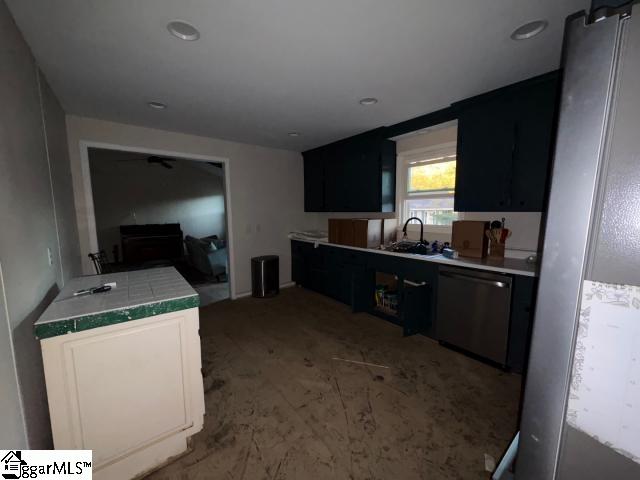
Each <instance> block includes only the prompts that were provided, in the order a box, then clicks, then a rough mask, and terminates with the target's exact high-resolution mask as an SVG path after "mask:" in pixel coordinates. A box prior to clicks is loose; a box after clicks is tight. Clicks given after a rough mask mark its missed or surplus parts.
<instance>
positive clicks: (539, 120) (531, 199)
mask: <svg viewBox="0 0 640 480" xmlns="http://www.w3.org/2000/svg"><path fill="white" fill-rule="evenodd" d="M558 84H559V81H558V78H557V77H554V78H551V79H549V80H545V81H544V82H539V83H536V84H534V85H532V86H530V87H527V88H526V89H524V90H522V91H518V92H514V99H513V103H514V111H515V115H516V154H515V162H514V171H513V186H512V198H513V209H514V210H517V211H522V212H541V211H543V210H544V206H545V201H546V194H547V183H548V182H547V180H548V178H549V170H550V167H551V158H552V150H553V138H554V131H555V119H556V99H557V91H558Z"/></svg>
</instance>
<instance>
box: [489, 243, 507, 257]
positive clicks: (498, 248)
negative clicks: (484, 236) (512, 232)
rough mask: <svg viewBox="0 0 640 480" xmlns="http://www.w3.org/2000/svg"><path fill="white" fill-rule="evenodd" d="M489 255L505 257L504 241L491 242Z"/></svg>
mask: <svg viewBox="0 0 640 480" xmlns="http://www.w3.org/2000/svg"><path fill="white" fill-rule="evenodd" d="M489 256H490V257H491V258H504V243H498V242H489Z"/></svg>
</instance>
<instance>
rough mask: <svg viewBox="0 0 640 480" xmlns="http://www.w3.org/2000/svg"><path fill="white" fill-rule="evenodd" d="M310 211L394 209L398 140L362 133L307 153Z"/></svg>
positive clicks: (305, 172)
mask: <svg viewBox="0 0 640 480" xmlns="http://www.w3.org/2000/svg"><path fill="white" fill-rule="evenodd" d="M303 156H304V187H305V211H306V212H393V211H394V208H395V183H396V180H395V177H396V149H395V142H393V141H391V140H387V139H385V138H382V137H381V136H380V135H379V134H373V135H361V136H356V137H352V138H350V139H346V140H341V141H339V142H336V143H332V144H330V145H327V146H324V147H319V148H315V149H313V150H309V151H307V152H304V153H303Z"/></svg>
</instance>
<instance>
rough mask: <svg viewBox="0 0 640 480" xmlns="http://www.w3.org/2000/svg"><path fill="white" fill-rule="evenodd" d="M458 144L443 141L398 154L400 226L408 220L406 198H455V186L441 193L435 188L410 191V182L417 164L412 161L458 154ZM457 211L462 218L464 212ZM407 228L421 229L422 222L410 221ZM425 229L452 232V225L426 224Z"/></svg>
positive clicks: (397, 210)
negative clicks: (411, 174)
mask: <svg viewBox="0 0 640 480" xmlns="http://www.w3.org/2000/svg"><path fill="white" fill-rule="evenodd" d="M456 146H457V143H456V142H447V143H441V144H438V145H433V146H431V147H425V148H417V149H414V150H408V151H405V152H402V153H401V154H399V155H398V158H397V160H398V161H397V171H396V176H397V179H398V181H397V185H396V187H397V188H396V192H398V195H397V197H398V198H397V200H396V202H397V205H396V212H398V213H399V215H400V222H399V225H398V228H402V227H403V226H404V222H406V220H407V218H408V211H407V206H406V200H409V199H412V198H416V199H420V198H429V197H431V198H434V197H435V198H445V197H450V198H453V197H454V196H455V188H454V191H453V192H452V193H449V194H440V193H438V192H437V191H433V190H432V191H427V192H409V191H408V183H409V168H410V167H411V166H412V165H415V164H412V162H421V161H424V160H426V159H428V158H434V157H447V156H449V155H456V154H457V151H456ZM447 161H449V160H446V159H444V158H443V159H441V160H434V162H433V163H439V162H447ZM456 161H457V158H456ZM456 167H457V165H456ZM447 191H448V190H447ZM457 213H458V220H461V219H462V212H457ZM407 230H408V231H411V232H415V231H420V224H417V223H416V224H412V223H410V224H409V225H407ZM424 231H425V232H430V233H440V234H450V233H451V225H429V224H425V225H424Z"/></svg>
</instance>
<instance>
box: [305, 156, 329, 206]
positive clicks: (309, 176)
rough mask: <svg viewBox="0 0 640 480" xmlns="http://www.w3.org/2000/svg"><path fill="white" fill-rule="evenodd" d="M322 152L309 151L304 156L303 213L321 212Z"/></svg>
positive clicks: (323, 198) (322, 196)
mask: <svg viewBox="0 0 640 480" xmlns="http://www.w3.org/2000/svg"><path fill="white" fill-rule="evenodd" d="M324 168H325V164H324V152H323V151H321V150H318V149H316V150H311V151H310V152H307V153H306V154H305V155H304V211H305V212H322V211H323V210H324V205H325V197H324V193H325V192H324V185H323V179H324Z"/></svg>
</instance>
